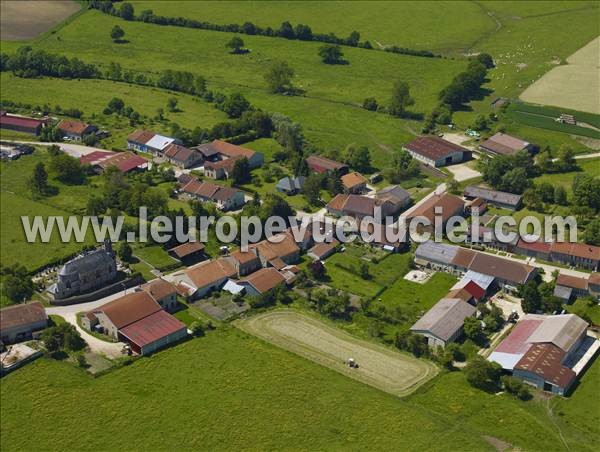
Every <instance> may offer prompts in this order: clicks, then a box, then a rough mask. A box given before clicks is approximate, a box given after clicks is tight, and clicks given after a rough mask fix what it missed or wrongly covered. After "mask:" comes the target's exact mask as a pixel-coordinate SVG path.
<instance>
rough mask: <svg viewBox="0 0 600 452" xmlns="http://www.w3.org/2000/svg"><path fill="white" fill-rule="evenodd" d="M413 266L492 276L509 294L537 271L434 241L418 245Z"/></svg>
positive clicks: (520, 263)
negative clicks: (470, 271) (469, 271)
mask: <svg viewBox="0 0 600 452" xmlns="http://www.w3.org/2000/svg"><path fill="white" fill-rule="evenodd" d="M415 264H417V265H419V266H421V267H426V268H433V269H435V270H443V271H446V272H449V273H454V274H462V273H465V272H467V271H468V270H472V271H474V272H477V273H480V274H482V275H487V276H490V277H493V278H494V284H495V285H497V286H498V287H499V288H501V289H504V290H507V291H511V292H512V291H515V290H516V288H517V286H518V285H519V284H525V283H526V282H527V281H529V280H531V279H532V278H533V277H535V275H536V274H537V268H535V267H532V266H530V265H527V264H524V263H522V262H516V261H513V260H509V259H503V258H501V257H498V256H494V255H490V254H486V253H479V252H476V251H473V250H469V249H466V248H460V247H458V246H454V245H448V244H444V243H435V242H433V241H428V242H425V243H421V244H420V245H419V246H418V248H417V250H416V251H415Z"/></svg>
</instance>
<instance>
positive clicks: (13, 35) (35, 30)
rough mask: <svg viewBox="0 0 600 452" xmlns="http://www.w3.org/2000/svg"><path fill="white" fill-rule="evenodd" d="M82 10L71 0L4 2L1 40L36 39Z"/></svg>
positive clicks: (1, 15)
mask: <svg viewBox="0 0 600 452" xmlns="http://www.w3.org/2000/svg"><path fill="white" fill-rule="evenodd" d="M80 8H81V6H80V5H78V4H77V2H75V1H71V0H63V1H60V2H56V1H47V0H28V1H26V2H24V1H15V0H4V1H2V2H1V3H0V30H2V32H1V33H0V39H2V40H3V41H4V40H7V41H23V40H26V39H31V38H35V37H36V36H38V35H40V34H42V33H44V32H46V31H48V30H50V29H51V28H52V27H54V26H55V25H57V24H59V23H60V22H62V21H63V20H65V19H66V18H67V17H69V16H70V15H72V14H74V13H76V12H77V11H79V9H80Z"/></svg>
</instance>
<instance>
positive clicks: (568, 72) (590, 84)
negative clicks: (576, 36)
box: [520, 37, 600, 114]
mask: <svg viewBox="0 0 600 452" xmlns="http://www.w3.org/2000/svg"><path fill="white" fill-rule="evenodd" d="M599 55H600V37H597V38H595V39H593V40H592V41H590V42H589V43H588V44H587V45H586V46H584V47H582V48H581V49H579V50H578V51H577V52H575V53H574V54H572V55H571V56H569V57H568V58H567V59H566V63H567V64H565V65H561V66H557V67H555V68H554V69H552V70H551V71H550V72H547V73H546V74H544V76H543V77H541V78H540V79H539V80H537V81H536V82H535V83H534V84H532V85H531V86H529V87H528V88H527V89H526V90H525V91H524V92H523V93H522V94H521V96H520V97H521V99H523V100H525V101H528V102H535V103H538V104H545V105H555V106H558V107H564V108H570V109H572V110H581V111H585V112H590V113H596V114H600V101H599V99H598V93H600V74H599V72H598V71H599V70H598V67H599V64H600V60H599V58H600V57H599ZM592 93H596V95H595V96H594V95H593V94H592Z"/></svg>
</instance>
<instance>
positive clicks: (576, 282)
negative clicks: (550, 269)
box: [556, 273, 588, 290]
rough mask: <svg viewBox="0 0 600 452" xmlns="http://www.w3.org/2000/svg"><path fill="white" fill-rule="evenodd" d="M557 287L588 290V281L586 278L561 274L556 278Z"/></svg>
mask: <svg viewBox="0 0 600 452" xmlns="http://www.w3.org/2000/svg"><path fill="white" fill-rule="evenodd" d="M556 285H558V286H565V287H571V288H573V289H581V290H587V289H588V280H587V279H585V278H579V277H577V276H571V275H565V274H563V273H559V274H558V277H557V278H556Z"/></svg>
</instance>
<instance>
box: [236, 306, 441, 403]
mask: <svg viewBox="0 0 600 452" xmlns="http://www.w3.org/2000/svg"><path fill="white" fill-rule="evenodd" d="M236 326H238V327H239V328H240V329H242V330H243V331H246V332H247V333H251V334H253V335H255V336H258V337H260V338H262V339H264V340H266V341H267V342H270V343H272V344H274V345H277V346H279V347H281V348H284V349H286V350H288V351H291V352H293V353H296V354H298V355H300V356H303V357H305V358H308V359H310V360H311V361H314V362H316V363H318V364H321V365H323V366H327V367H329V368H331V369H333V370H335V371H337V372H340V373H342V374H344V375H347V376H349V377H350V378H354V379H355V380H359V381H361V382H363V383H366V384H368V385H371V386H374V387H376V388H378V389H381V390H383V391H386V392H389V393H390V394H394V395H397V396H404V395H407V394H409V393H410V392H412V391H414V390H415V389H416V388H417V387H418V386H419V385H421V384H422V383H424V382H425V381H427V380H429V379H430V378H432V377H433V376H435V375H436V374H437V368H436V367H435V366H434V365H433V364H432V363H430V362H428V361H425V360H418V359H416V358H413V357H411V356H408V355H404V354H401V353H398V352H395V351H393V350H390V349H387V348H385V347H383V346H380V345H377V344H373V343H371V342H367V341H364V340H361V339H358V338H356V337H354V336H351V335H350V334H348V333H346V332H344V331H342V330H340V329H338V328H335V327H332V326H329V325H327V324H325V323H323V322H321V321H319V320H316V319H313V318H311V317H309V316H306V315H303V314H300V313H298V312H295V311H291V310H277V311H272V312H267V313H264V314H259V315H256V316H254V317H251V318H249V319H245V320H240V321H237V322H236ZM348 358H354V359H355V360H356V362H357V363H358V365H359V368H358V369H351V368H349V367H347V366H346V365H345V360H347V359H348Z"/></svg>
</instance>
